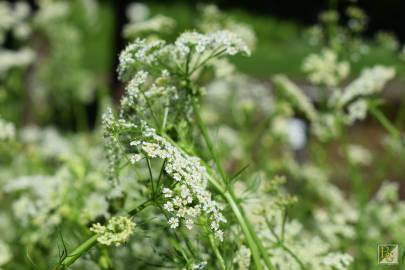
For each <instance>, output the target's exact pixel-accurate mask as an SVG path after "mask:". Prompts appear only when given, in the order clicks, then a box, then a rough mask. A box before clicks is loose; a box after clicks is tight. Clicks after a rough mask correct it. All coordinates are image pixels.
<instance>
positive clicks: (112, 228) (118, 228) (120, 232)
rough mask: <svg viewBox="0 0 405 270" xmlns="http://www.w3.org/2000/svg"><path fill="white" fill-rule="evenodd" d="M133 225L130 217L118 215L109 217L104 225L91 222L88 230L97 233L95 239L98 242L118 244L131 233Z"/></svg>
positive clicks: (124, 240)
mask: <svg viewBox="0 0 405 270" xmlns="http://www.w3.org/2000/svg"><path fill="white" fill-rule="evenodd" d="M135 225H136V224H135V222H133V221H132V220H131V219H130V218H128V217H125V216H118V217H112V218H111V219H109V220H108V222H107V225H105V226H104V225H101V224H100V223H95V224H93V225H92V227H91V228H90V231H92V232H94V233H95V234H96V235H97V241H98V242H99V243H100V244H103V245H107V246H110V245H112V244H114V245H115V246H120V245H122V244H123V243H125V242H126V241H127V240H128V239H129V237H130V236H131V235H132V233H133V232H134V229H135Z"/></svg>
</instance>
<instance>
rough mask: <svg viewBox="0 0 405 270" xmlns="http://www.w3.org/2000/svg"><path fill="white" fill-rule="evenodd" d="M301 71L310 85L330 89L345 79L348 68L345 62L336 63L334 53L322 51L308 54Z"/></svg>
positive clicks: (328, 50) (327, 50)
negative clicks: (306, 74) (304, 73)
mask: <svg viewBox="0 0 405 270" xmlns="http://www.w3.org/2000/svg"><path fill="white" fill-rule="evenodd" d="M303 70H304V71H305V72H307V73H308V77H309V80H310V81H311V82H312V83H314V84H318V85H326V86H329V87H332V86H337V85H338V84H339V82H340V81H341V80H343V79H345V78H346V77H347V75H348V74H349V70H350V66H349V63H347V62H338V59H337V55H336V54H335V52H334V51H332V50H330V49H323V50H322V52H321V53H320V54H310V55H309V56H308V57H307V58H305V60H304V64H303Z"/></svg>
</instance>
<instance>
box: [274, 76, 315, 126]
mask: <svg viewBox="0 0 405 270" xmlns="http://www.w3.org/2000/svg"><path fill="white" fill-rule="evenodd" d="M273 82H274V84H275V85H276V86H277V87H278V88H280V91H281V92H282V94H283V95H286V96H287V98H289V99H290V100H291V102H292V103H293V104H294V105H295V106H297V107H298V108H299V109H300V110H301V111H302V112H303V113H305V114H306V116H307V117H308V118H309V119H310V120H311V121H314V120H316V119H317V117H318V116H317V112H316V109H315V108H314V106H313V105H312V103H311V101H310V100H309V99H308V97H307V96H306V95H305V94H304V93H303V92H302V90H301V89H300V88H298V86H297V85H295V84H294V83H293V82H292V81H290V80H289V79H288V78H287V77H286V76H284V75H276V76H275V77H274V79H273Z"/></svg>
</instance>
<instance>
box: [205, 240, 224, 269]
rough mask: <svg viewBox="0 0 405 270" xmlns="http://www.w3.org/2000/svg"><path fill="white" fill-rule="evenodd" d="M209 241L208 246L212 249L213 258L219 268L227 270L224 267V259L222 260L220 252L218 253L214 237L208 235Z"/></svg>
mask: <svg viewBox="0 0 405 270" xmlns="http://www.w3.org/2000/svg"><path fill="white" fill-rule="evenodd" d="M208 238H209V240H210V244H211V247H212V249H213V250H214V253H215V256H216V257H217V259H218V262H219V265H220V266H221V269H222V270H227V268H226V265H225V261H224V258H222V255H221V252H219V250H218V247H217V245H216V244H215V240H214V237H213V236H212V234H210V235H209V236H208Z"/></svg>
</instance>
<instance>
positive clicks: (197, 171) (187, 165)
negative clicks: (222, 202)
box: [130, 127, 226, 240]
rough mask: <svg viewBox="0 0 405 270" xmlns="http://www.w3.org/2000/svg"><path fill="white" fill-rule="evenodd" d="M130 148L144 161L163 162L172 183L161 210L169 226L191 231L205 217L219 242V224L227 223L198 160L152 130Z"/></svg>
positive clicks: (221, 236) (148, 129) (167, 188)
mask: <svg viewBox="0 0 405 270" xmlns="http://www.w3.org/2000/svg"><path fill="white" fill-rule="evenodd" d="M130 145H131V146H134V147H136V148H137V150H138V151H139V152H141V153H143V155H145V156H146V157H147V158H151V159H155V158H159V159H162V160H165V172H166V173H167V174H168V175H169V176H170V177H171V178H172V179H173V180H174V187H166V188H164V189H163V190H162V193H163V196H164V200H165V203H164V206H163V208H164V209H165V210H166V211H167V212H168V213H169V214H170V215H171V217H170V219H169V220H168V223H169V225H170V227H171V228H173V229H175V228H177V227H178V226H179V225H180V223H183V224H184V225H185V226H186V227H187V228H188V229H191V228H192V227H193V225H194V223H195V221H196V220H197V219H198V217H201V216H206V217H207V218H208V222H209V227H210V228H211V230H212V231H213V233H214V234H215V236H216V237H217V238H218V239H220V240H222V238H223V232H222V230H221V229H220V224H221V223H224V222H226V219H225V218H224V216H223V215H222V213H221V211H220V210H221V207H220V206H219V204H218V203H217V202H216V201H214V200H213V199H212V195H211V193H210V192H209V191H208V190H207V179H208V177H209V176H208V174H207V171H206V169H205V168H204V167H203V166H202V165H201V164H200V161H199V159H198V158H195V157H190V156H188V155H186V154H185V153H183V152H181V151H180V150H179V149H178V148H177V147H175V146H173V145H172V144H171V143H170V142H168V141H167V140H166V139H164V138H163V137H160V136H159V135H157V134H156V133H155V130H154V129H152V128H148V127H144V132H143V134H142V136H141V137H140V138H139V139H137V140H133V141H132V142H131V143H130Z"/></svg>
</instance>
